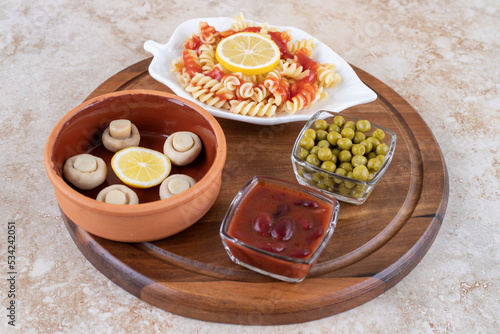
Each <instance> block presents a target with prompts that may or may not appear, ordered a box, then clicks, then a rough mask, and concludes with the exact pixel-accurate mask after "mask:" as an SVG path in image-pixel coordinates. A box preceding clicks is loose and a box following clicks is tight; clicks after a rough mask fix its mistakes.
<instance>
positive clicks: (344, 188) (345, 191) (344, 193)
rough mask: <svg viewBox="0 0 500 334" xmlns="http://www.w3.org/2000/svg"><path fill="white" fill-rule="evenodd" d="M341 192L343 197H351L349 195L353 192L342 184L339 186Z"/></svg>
mask: <svg viewBox="0 0 500 334" xmlns="http://www.w3.org/2000/svg"><path fill="white" fill-rule="evenodd" d="M339 192H340V193H341V194H342V195H349V193H350V192H351V189H350V188H348V187H346V186H345V184H344V183H343V184H341V185H339Z"/></svg>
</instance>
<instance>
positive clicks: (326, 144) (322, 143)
mask: <svg viewBox="0 0 500 334" xmlns="http://www.w3.org/2000/svg"><path fill="white" fill-rule="evenodd" d="M318 146H319V147H330V142H329V141H328V140H326V139H323V140H320V141H319V142H318Z"/></svg>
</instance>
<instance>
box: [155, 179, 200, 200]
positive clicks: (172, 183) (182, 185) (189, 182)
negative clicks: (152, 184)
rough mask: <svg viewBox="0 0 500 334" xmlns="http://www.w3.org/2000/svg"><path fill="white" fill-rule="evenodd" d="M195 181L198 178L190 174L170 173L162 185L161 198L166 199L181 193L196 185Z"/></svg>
mask: <svg viewBox="0 0 500 334" xmlns="http://www.w3.org/2000/svg"><path fill="white" fill-rule="evenodd" d="M195 183H196V180H195V179H193V178H192V177H191V176H188V175H184V174H174V175H170V176H169V177H167V178H166V179H165V180H164V181H163V182H162V183H161V185H160V198H161V199H165V198H169V197H172V196H175V195H177V194H180V193H181V192H183V191H186V190H188V189H189V188H191V187H192V186H194V185H195Z"/></svg>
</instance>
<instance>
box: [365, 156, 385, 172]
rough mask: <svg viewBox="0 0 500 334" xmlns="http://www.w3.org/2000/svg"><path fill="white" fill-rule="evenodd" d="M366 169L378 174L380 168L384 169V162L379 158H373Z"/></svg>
mask: <svg viewBox="0 0 500 334" xmlns="http://www.w3.org/2000/svg"><path fill="white" fill-rule="evenodd" d="M366 167H368V170H369V171H370V172H378V171H379V170H380V167H382V162H380V160H379V159H377V158H373V159H370V160H368V163H367V164H366Z"/></svg>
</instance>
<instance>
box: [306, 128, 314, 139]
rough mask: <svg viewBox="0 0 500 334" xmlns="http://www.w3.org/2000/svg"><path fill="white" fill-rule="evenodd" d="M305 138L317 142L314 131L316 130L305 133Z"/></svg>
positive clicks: (308, 130)
mask: <svg viewBox="0 0 500 334" xmlns="http://www.w3.org/2000/svg"><path fill="white" fill-rule="evenodd" d="M304 137H310V138H312V139H313V140H316V131H314V129H307V130H306V131H304Z"/></svg>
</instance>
